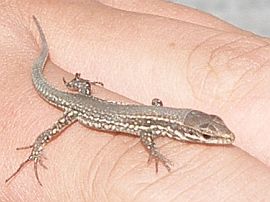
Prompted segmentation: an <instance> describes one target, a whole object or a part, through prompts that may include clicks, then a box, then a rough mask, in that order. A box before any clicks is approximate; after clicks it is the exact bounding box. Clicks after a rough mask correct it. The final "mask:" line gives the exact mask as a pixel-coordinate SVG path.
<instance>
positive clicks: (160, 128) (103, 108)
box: [6, 16, 235, 185]
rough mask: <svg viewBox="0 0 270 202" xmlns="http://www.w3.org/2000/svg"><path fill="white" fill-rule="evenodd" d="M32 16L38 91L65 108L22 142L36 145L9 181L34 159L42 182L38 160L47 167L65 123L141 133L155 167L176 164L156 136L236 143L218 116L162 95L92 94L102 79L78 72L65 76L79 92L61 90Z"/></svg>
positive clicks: (42, 95)
mask: <svg viewBox="0 0 270 202" xmlns="http://www.w3.org/2000/svg"><path fill="white" fill-rule="evenodd" d="M33 19H34V22H35V24H36V26H37V29H38V31H39V34H40V38H41V44H42V49H41V53H40V55H39V56H38V58H37V60H36V61H35V62H34V64H33V67H32V82H33V85H34V88H35V89H36V91H37V92H38V94H39V95H40V96H41V97H42V98H43V99H44V100H45V101H47V102H48V103H50V104H52V105H54V106H55V107H57V108H59V109H61V110H63V111H64V114H63V116H62V117H60V118H59V119H58V120H57V121H56V122H55V123H54V124H53V125H52V126H51V127H50V128H49V129H47V130H45V131H43V132H42V133H41V134H40V135H39V136H38V137H37V138H36V140H35V141H34V143H33V144H32V145H30V146H28V147H22V148H17V149H28V148H31V149H32V151H31V153H30V155H29V157H28V158H27V159H26V160H25V161H24V162H23V163H21V165H20V166H19V168H18V169H17V170H16V172H14V173H13V174H12V175H11V176H10V177H9V178H8V179H7V180H6V182H8V181H9V180H10V179H12V178H13V177H14V176H15V175H16V174H17V173H18V172H19V171H20V170H21V169H22V167H23V166H24V165H25V164H26V163H28V162H30V161H33V164H34V171H35V176H36V178H37V181H38V182H39V184H40V185H42V184H41V182H40V179H39V176H38V172H37V166H38V164H39V165H41V166H43V167H45V166H44V164H43V163H42V160H43V158H44V157H43V155H42V154H43V150H44V148H45V146H46V145H47V144H48V143H49V142H50V141H51V140H52V139H53V138H54V137H55V136H57V135H59V133H60V132H61V131H62V130H63V129H64V128H66V127H68V126H70V125H71V124H72V123H74V122H76V121H78V122H79V123H80V124H82V125H84V126H87V127H90V128H94V129H98V130H102V131H105V132H121V133H127V134H131V135H134V136H137V137H138V138H140V141H141V143H142V145H143V146H144V147H145V148H146V150H147V151H148V153H149V160H151V159H155V162H156V171H157V169H158V162H159V161H160V162H161V163H163V165H164V166H165V167H166V168H167V169H168V170H169V171H170V167H171V166H172V162H171V161H170V160H169V159H167V158H166V157H165V156H164V155H163V154H161V153H160V152H159V151H158V149H157V147H156V144H155V141H154V139H155V138H157V137H161V136H163V137H164V136H166V137H169V138H172V139H176V140H180V141H184V142H190V143H202V144H217V145H226V144H232V143H233V141H234V138H235V137H234V134H233V133H232V132H231V131H230V130H229V129H228V128H227V126H226V125H225V124H224V122H223V121H222V120H221V118H219V117H218V116H215V115H210V114H206V113H204V112H201V111H197V110H193V109H184V108H180V109H177V108H169V107H163V104H162V102H161V100H159V99H153V101H152V105H151V106H145V105H132V104H122V103H118V102H112V101H106V100H102V99H99V98H96V97H94V96H92V95H91V84H92V85H96V84H101V83H98V82H89V81H88V80H85V79H82V78H80V74H78V73H77V74H76V75H75V78H74V79H73V80H71V81H69V82H66V81H65V80H64V84H65V85H66V87H67V88H68V89H70V90H73V91H77V93H69V92H63V91H59V90H57V89H56V88H55V87H53V86H52V85H50V84H49V83H48V81H47V80H46V79H45V77H44V75H43V68H44V66H45V63H46V61H47V58H48V52H49V50H48V45H47V41H46V38H45V35H44V33H43V30H42V28H41V26H40V24H39V22H38V21H37V19H36V17H35V16H33ZM45 168H46V167H45Z"/></svg>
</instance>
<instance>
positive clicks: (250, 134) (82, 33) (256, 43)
mask: <svg viewBox="0 0 270 202" xmlns="http://www.w3.org/2000/svg"><path fill="white" fill-rule="evenodd" d="M71 2H72V1H64V0H59V1H29V0H28V1H8V2H3V3H1V7H0V13H1V16H0V17H1V20H0V30H1V32H0V63H1V66H0V78H1V79H0V99H1V105H0V109H1V116H0V138H1V142H0V151H1V152H0V157H1V161H0V162H1V163H0V168H1V171H2V172H1V174H0V201H37V200H38V201H64V200H66V201H157V200H159V201H188V200H189V201H268V200H269V199H270V192H269V188H270V169H269V167H268V166H269V165H270V160H269V159H270V152H269V149H268V148H269V147H270V136H269V133H270V128H269V127H270V124H268V120H270V111H269V110H270V108H269V98H270V94H269V93H270V89H269V88H270V87H269V86H270V79H269V78H270V75H269V67H270V60H269V57H270V54H269V51H270V48H269V39H267V38H263V37H259V36H256V35H254V34H251V33H249V32H246V31H243V30H240V29H238V28H236V27H233V26H231V25H229V24H227V23H225V22H222V21H220V20H218V19H216V18H214V17H212V16H209V15H207V14H205V13H201V12H199V11H196V10H193V9H190V8H186V7H183V6H180V5H175V4H172V3H168V2H165V1H158V0H155V1H128V3H127V1H100V2H98V1H75V2H73V3H71ZM118 8H119V9H118ZM32 15H35V16H36V17H37V18H38V19H39V21H40V24H41V26H42V28H43V29H44V32H45V34H46V37H47V40H48V44H49V49H50V61H48V63H47V65H46V68H45V75H46V77H47V79H48V80H49V81H50V82H51V83H53V84H54V85H56V86H57V88H59V89H62V90H66V89H65V87H64V86H63V83H62V77H65V78H66V79H67V80H68V79H70V78H72V77H73V76H72V74H70V73H68V72H72V73H75V72H80V73H82V77H83V78H87V79H90V80H92V81H94V80H98V81H102V82H103V83H105V88H102V87H94V88H93V94H94V95H95V96H98V97H101V98H106V99H109V100H119V101H124V102H133V101H131V100H129V99H127V98H125V97H123V96H120V95H119V94H121V95H125V96H126V97H129V98H131V99H133V100H136V101H138V102H141V103H144V104H150V103H151V99H152V98H154V97H158V98H160V99H161V100H163V103H164V105H166V106H174V107H179V108H180V107H181V108H182V107H183V108H184V107H185V108H194V109H199V110H201V111H205V112H208V113H213V114H217V115H219V116H220V117H222V119H223V120H224V121H225V123H226V124H227V125H228V126H229V128H230V129H231V130H232V131H234V133H235V135H236V141H235V144H234V145H233V146H206V145H199V144H186V143H181V142H178V141H175V140H170V139H167V138H159V139H157V144H158V147H159V148H160V150H161V152H162V153H163V154H164V155H166V156H167V157H168V158H169V159H170V160H172V161H173V162H174V166H173V167H172V172H170V173H168V172H167V170H166V168H164V167H163V166H162V165H161V164H160V165H159V172H158V173H157V174H156V173H155V165H154V163H151V164H150V165H148V164H147V159H148V154H147V153H146V151H145V150H144V148H143V146H142V145H141V144H140V143H139V139H138V138H135V137H131V136H125V135H122V134H121V135H120V134H119V135H117V134H114V135H113V134H110V133H105V132H100V131H95V130H92V129H89V128H85V127H83V126H81V125H80V124H78V123H75V124H73V125H72V126H71V127H69V128H68V129H67V130H65V131H64V132H63V133H62V134H61V135H60V137H59V138H57V139H56V140H55V141H53V142H52V143H50V144H49V145H48V147H46V149H45V155H46V157H47V158H48V160H46V161H45V162H44V163H45V165H47V167H48V170H45V169H43V168H42V167H39V169H38V172H39V176H40V179H41V182H42V183H43V186H42V187H41V186H39V184H38V183H37V180H36V178H35V176H34V171H33V164H32V163H29V164H28V165H27V166H25V168H24V169H23V170H22V171H21V172H20V173H19V174H18V175H17V176H16V177H15V178H14V179H13V180H12V181H10V182H9V183H8V184H5V183H4V182H5V179H7V178H8V177H9V176H10V175H11V174H12V173H13V172H14V171H15V170H16V169H17V168H18V166H19V164H20V163H21V162H22V161H24V160H25V159H26V158H27V157H28V155H29V150H25V151H24V150H22V151H16V150H15V148H16V147H21V146H27V145H30V144H32V143H33V141H34V139H35V138H36V137H37V136H38V135H39V134H40V133H41V132H42V131H44V130H45V129H47V128H48V127H50V126H51V125H52V124H53V122H55V121H56V120H57V119H58V118H59V117H60V116H61V115H62V112H60V111H59V110H58V109H56V108H54V107H52V106H50V105H49V104H48V103H46V102H45V101H44V100H42V99H41V98H40V97H39V96H38V94H37V93H36V92H35V90H34V88H33V86H32V83H31V65H32V63H33V61H34V59H35V58H36V57H37V55H38V53H39V51H40V46H39V38H38V32H37V30H36V27H35V25H34V23H33V20H32V17H31V16H32ZM55 64H57V65H55ZM106 88H108V89H110V90H112V91H113V92H112V91H108V90H107V89H106ZM114 92H117V93H119V94H116V93H114Z"/></svg>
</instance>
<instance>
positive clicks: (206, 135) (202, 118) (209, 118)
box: [184, 110, 235, 144]
mask: <svg viewBox="0 0 270 202" xmlns="http://www.w3.org/2000/svg"><path fill="white" fill-rule="evenodd" d="M184 125H187V126H188V128H189V129H188V130H187V131H185V136H187V137H188V139H190V140H191V141H196V142H201V143H205V144H232V143H233V141H234V139H235V136H234V134H233V133H232V132H231V131H230V129H229V128H228V127H227V126H226V125H225V123H224V122H223V120H222V119H221V118H219V117H218V116H216V115H209V114H206V113H203V112H200V111H196V110H193V111H191V112H189V113H188V114H187V116H186V118H185V121H184Z"/></svg>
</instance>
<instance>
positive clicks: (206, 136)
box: [203, 135, 211, 140]
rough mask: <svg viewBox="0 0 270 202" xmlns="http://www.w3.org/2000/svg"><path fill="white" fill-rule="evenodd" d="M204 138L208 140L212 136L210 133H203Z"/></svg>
mask: <svg viewBox="0 0 270 202" xmlns="http://www.w3.org/2000/svg"><path fill="white" fill-rule="evenodd" d="M203 138H204V139H206V140H208V139H210V138H211V136H210V135H203Z"/></svg>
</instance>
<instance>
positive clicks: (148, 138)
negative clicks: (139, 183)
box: [140, 133, 173, 173]
mask: <svg viewBox="0 0 270 202" xmlns="http://www.w3.org/2000/svg"><path fill="white" fill-rule="evenodd" d="M140 140H141V143H142V144H143V146H144V147H145V148H146V150H147V151H148V153H149V158H148V163H150V162H151V160H152V159H154V160H155V166H156V173H157V172H158V163H159V162H161V163H162V164H163V165H164V166H165V167H166V168H167V170H168V171H169V172H170V171H171V166H173V163H172V161H170V160H169V159H167V158H166V157H165V156H164V155H163V154H161V153H160V152H159V151H158V149H157V147H156V144H155V142H154V139H153V137H152V135H150V134H148V133H141V135H140Z"/></svg>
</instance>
